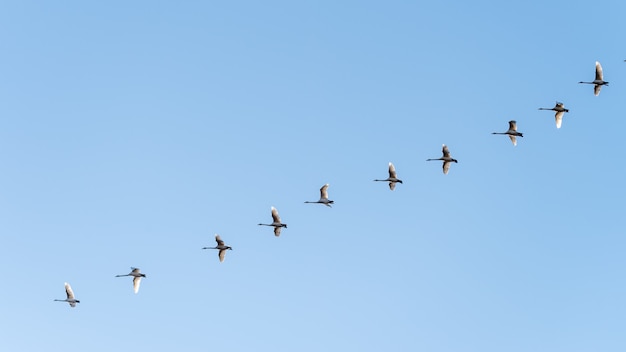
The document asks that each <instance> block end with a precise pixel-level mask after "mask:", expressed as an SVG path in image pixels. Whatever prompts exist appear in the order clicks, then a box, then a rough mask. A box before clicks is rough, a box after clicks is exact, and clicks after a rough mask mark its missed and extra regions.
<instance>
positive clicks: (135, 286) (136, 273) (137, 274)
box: [115, 267, 146, 294]
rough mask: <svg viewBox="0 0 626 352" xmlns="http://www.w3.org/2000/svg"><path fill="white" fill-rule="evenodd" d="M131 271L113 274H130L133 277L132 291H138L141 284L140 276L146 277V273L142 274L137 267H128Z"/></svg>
mask: <svg viewBox="0 0 626 352" xmlns="http://www.w3.org/2000/svg"><path fill="white" fill-rule="evenodd" d="M130 269H131V270H132V271H131V272H130V273H128V274H126V275H115V277H122V276H132V277H133V291H135V294H136V293H137V292H139V285H140V284H141V278H142V277H146V274H142V273H140V272H139V268H133V267H131V268H130Z"/></svg>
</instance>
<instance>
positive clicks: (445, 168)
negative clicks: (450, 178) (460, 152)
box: [443, 161, 452, 175]
mask: <svg viewBox="0 0 626 352" xmlns="http://www.w3.org/2000/svg"><path fill="white" fill-rule="evenodd" d="M450 164H452V162H450V161H444V162H443V173H444V175H447V174H448V171H449V170H450Z"/></svg>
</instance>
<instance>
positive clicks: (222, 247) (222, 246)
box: [202, 234, 233, 263]
mask: <svg viewBox="0 0 626 352" xmlns="http://www.w3.org/2000/svg"><path fill="white" fill-rule="evenodd" d="M215 242H217V246H215V247H202V249H219V250H220V251H219V253H218V257H219V258H220V263H221V262H223V261H224V257H225V256H226V251H227V250H229V249H230V250H231V251H232V250H233V248H232V247H230V246H227V245H225V244H224V241H222V239H221V238H220V235H218V234H215Z"/></svg>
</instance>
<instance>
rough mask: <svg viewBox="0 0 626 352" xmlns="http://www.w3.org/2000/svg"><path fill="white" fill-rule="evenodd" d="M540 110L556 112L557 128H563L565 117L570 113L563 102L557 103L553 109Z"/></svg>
mask: <svg viewBox="0 0 626 352" xmlns="http://www.w3.org/2000/svg"><path fill="white" fill-rule="evenodd" d="M539 110H552V111H556V114H554V120H555V122H556V128H561V123H563V115H564V114H565V113H566V112H569V110H568V109H566V108H565V107H563V103H561V102H558V101H557V102H556V104H555V105H554V107H553V108H539Z"/></svg>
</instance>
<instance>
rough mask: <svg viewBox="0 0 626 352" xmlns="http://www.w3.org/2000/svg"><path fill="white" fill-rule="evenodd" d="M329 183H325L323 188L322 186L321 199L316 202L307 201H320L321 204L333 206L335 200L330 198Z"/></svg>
mask: <svg viewBox="0 0 626 352" xmlns="http://www.w3.org/2000/svg"><path fill="white" fill-rule="evenodd" d="M328 186H329V185H328V183H327V184H325V185H323V186H322V188H320V200H318V201H316V202H309V201H306V202H305V203H319V204H324V205H325V206H327V207H329V208H332V207H331V206H330V205H331V204H334V203H335V201H334V200H329V199H328Z"/></svg>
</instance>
